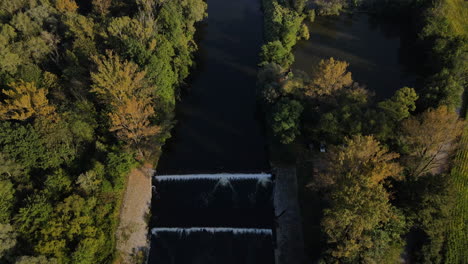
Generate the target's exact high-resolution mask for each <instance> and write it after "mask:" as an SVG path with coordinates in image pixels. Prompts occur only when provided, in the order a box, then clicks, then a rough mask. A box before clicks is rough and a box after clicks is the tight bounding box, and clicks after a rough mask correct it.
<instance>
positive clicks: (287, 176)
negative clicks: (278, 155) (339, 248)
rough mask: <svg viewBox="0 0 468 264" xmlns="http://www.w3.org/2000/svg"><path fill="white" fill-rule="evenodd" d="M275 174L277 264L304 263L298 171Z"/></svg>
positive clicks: (284, 171) (280, 171)
mask: <svg viewBox="0 0 468 264" xmlns="http://www.w3.org/2000/svg"><path fill="white" fill-rule="evenodd" d="M274 173H275V176H276V178H275V187H274V206H275V218H276V249H275V260H276V264H289V263H296V264H300V263H304V260H305V259H304V239H303V235H302V223H301V221H302V218H301V212H300V208H299V204H298V186H297V177H296V169H295V168H292V167H289V168H277V169H275V170H274Z"/></svg>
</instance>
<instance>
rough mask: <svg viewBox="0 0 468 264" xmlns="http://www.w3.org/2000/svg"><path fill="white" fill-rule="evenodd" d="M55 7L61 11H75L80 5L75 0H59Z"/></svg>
mask: <svg viewBox="0 0 468 264" xmlns="http://www.w3.org/2000/svg"><path fill="white" fill-rule="evenodd" d="M55 7H56V8H57V9H58V10H59V11H60V12H75V11H76V10H77V9H78V5H77V4H76V2H75V1H74V0H57V2H56V3H55Z"/></svg>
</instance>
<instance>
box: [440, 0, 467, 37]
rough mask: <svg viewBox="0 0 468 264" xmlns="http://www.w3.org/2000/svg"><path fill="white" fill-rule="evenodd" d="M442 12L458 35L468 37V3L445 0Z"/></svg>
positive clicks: (458, 0) (464, 0)
mask: <svg viewBox="0 0 468 264" xmlns="http://www.w3.org/2000/svg"><path fill="white" fill-rule="evenodd" d="M441 11H442V12H443V14H445V15H446V17H447V18H448V22H449V25H450V27H451V28H452V30H453V31H454V33H455V34H456V35H465V36H468V1H466V0H444V1H443V2H442V6H441Z"/></svg>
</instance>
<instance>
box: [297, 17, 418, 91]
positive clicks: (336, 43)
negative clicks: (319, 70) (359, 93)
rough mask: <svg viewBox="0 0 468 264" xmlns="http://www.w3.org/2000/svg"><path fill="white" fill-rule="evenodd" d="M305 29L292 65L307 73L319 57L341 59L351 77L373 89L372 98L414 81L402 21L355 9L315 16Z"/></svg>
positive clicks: (409, 45) (411, 57) (411, 62)
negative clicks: (307, 35) (306, 33)
mask: <svg viewBox="0 0 468 264" xmlns="http://www.w3.org/2000/svg"><path fill="white" fill-rule="evenodd" d="M309 29H310V39H309V40H307V41H299V43H298V44H297V45H296V47H295V49H294V55H295V63H294V65H293V68H295V69H300V70H303V71H305V72H307V73H310V72H311V71H312V69H313V67H314V66H315V65H317V64H318V62H319V61H320V60H322V59H328V58H330V57H334V58H335V59H340V60H345V61H347V62H348V63H349V64H350V66H349V68H348V69H349V71H351V72H352V75H353V80H354V81H357V82H359V83H360V84H363V85H366V86H367V88H368V89H370V90H372V91H374V92H375V96H376V99H384V98H388V97H391V96H392V95H393V93H394V92H395V91H396V90H398V89H399V88H402V87H404V86H410V87H413V86H414V85H415V81H416V78H415V75H414V74H413V73H412V70H411V69H413V67H412V66H411V65H412V64H413V63H414V61H413V60H414V58H413V57H414V55H412V51H411V47H412V46H411V43H408V42H409V41H410V40H407V38H406V35H407V34H408V32H407V30H408V29H407V28H405V26H404V25H399V24H396V23H392V22H389V21H385V20H379V19H376V18H373V17H371V16H369V15H367V14H364V13H358V14H354V15H347V14H343V15H341V16H338V17H334V16H331V17H317V19H316V21H315V22H314V23H313V24H312V25H310V26H309Z"/></svg>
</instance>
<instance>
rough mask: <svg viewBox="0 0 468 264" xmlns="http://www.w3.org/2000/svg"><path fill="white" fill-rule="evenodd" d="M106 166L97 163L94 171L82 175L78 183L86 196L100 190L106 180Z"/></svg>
mask: <svg viewBox="0 0 468 264" xmlns="http://www.w3.org/2000/svg"><path fill="white" fill-rule="evenodd" d="M104 173H105V171H104V166H103V165H102V164H101V163H99V162H97V163H96V164H95V165H94V168H93V169H92V170H89V171H87V172H85V173H82V174H80V176H78V179H77V180H76V183H77V184H78V185H79V186H80V188H81V189H82V190H83V191H84V193H86V194H88V195H89V194H91V193H93V192H95V191H97V190H98V189H99V186H100V184H101V182H102V180H103V178H104Z"/></svg>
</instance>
